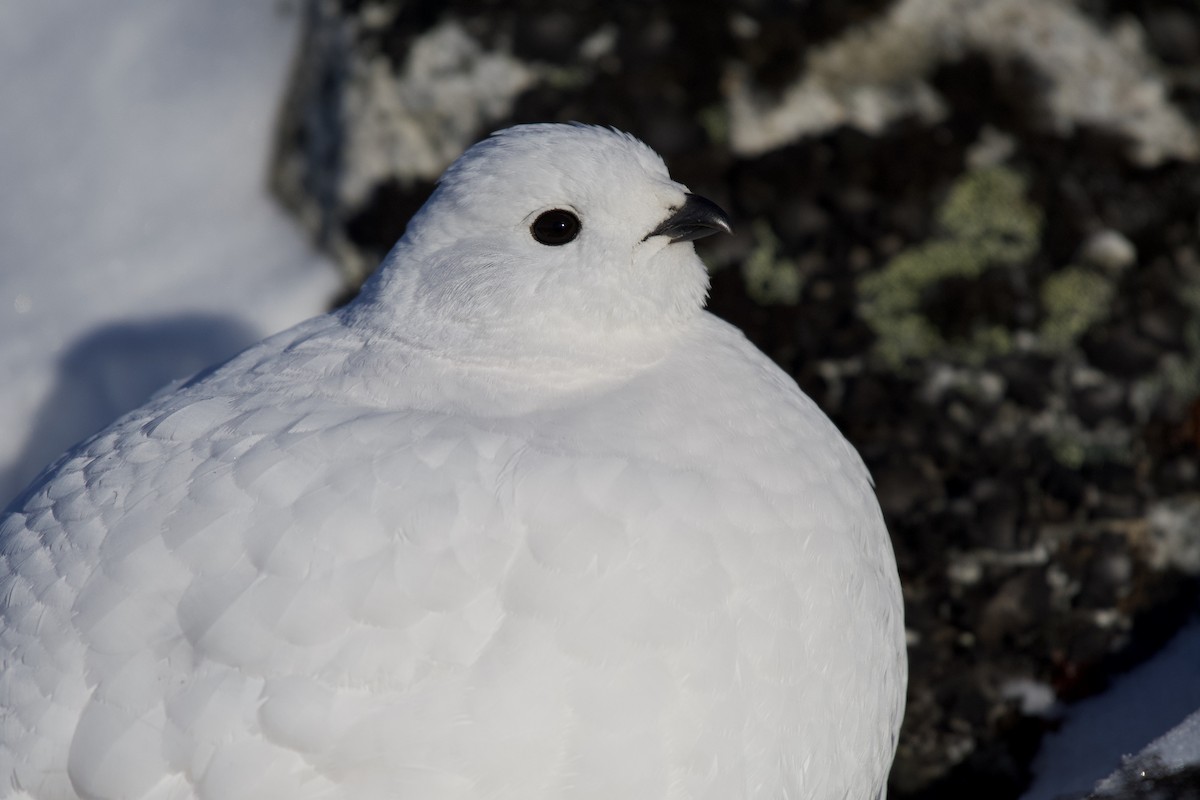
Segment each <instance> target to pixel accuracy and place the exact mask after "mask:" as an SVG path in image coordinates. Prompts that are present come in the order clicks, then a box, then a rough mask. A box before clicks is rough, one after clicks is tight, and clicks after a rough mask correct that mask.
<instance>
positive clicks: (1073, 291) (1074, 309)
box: [1039, 266, 1115, 352]
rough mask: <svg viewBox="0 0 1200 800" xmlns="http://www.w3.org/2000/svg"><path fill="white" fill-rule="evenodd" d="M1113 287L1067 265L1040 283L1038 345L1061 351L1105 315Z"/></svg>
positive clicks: (1096, 275)
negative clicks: (1041, 315) (1040, 315)
mask: <svg viewBox="0 0 1200 800" xmlns="http://www.w3.org/2000/svg"><path fill="white" fill-rule="evenodd" d="M1114 291H1115V288H1114V287H1113V284H1112V282H1111V281H1110V280H1108V279H1107V278H1105V277H1104V276H1102V275H1098V274H1096V273H1095V272H1092V271H1091V270H1087V269H1083V268H1082V267H1076V266H1068V267H1065V268H1064V269H1062V270H1060V271H1058V272H1056V273H1054V274H1053V275H1051V276H1049V277H1048V278H1046V280H1045V281H1044V282H1043V283H1042V289H1041V300H1042V310H1043V312H1045V319H1044V320H1043V321H1042V326H1041V330H1040V331H1039V333H1040V334H1041V341H1042V345H1043V346H1044V347H1045V348H1046V349H1047V350H1050V351H1052V352H1061V351H1062V350H1065V349H1066V348H1068V347H1070V346H1072V345H1073V344H1075V342H1076V340H1078V338H1079V336H1080V335H1081V334H1083V332H1084V331H1086V330H1087V329H1088V328H1090V327H1091V326H1092V325H1093V324H1095V323H1096V322H1099V321H1100V320H1102V319H1103V318H1104V317H1105V316H1106V315H1107V313H1108V308H1109V305H1110V304H1111V303H1112V298H1113V293H1114Z"/></svg>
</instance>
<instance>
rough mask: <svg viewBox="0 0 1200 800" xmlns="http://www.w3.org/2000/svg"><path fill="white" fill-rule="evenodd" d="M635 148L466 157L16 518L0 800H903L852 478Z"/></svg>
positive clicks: (497, 147) (703, 220)
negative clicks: (286, 321)
mask: <svg viewBox="0 0 1200 800" xmlns="http://www.w3.org/2000/svg"><path fill="white" fill-rule="evenodd" d="M731 230H732V228H731V223H730V221H729V217H728V215H727V214H726V213H725V212H724V211H723V210H722V209H721V208H720V207H719V206H718V205H717V204H715V203H713V202H712V201H710V200H707V199H705V198H703V197H701V196H699V195H696V194H693V193H691V192H690V191H689V189H688V188H687V187H686V186H684V185H683V184H681V183H678V182H676V181H674V180H673V179H672V178H671V177H670V174H669V172H668V170H667V167H666V165H665V163H664V162H663V160H662V158H661V157H660V156H659V155H658V154H657V153H656V152H655V151H654V150H653V149H651V148H650V147H649V146H648V145H646V144H644V143H642V142H641V141H640V140H638V139H637V138H635V137H634V136H632V135H630V134H627V133H623V132H620V131H618V130H616V129H613V128H607V127H599V126H592V125H582V124H559V123H544V124H528V125H518V126H515V127H511V128H508V129H505V130H502V131H499V132H497V133H494V134H492V135H490V136H488V137H487V138H484V139H483V140H482V141H480V142H478V143H476V144H474V145H473V146H471V147H470V148H468V149H467V150H466V151H465V152H464V153H463V154H462V155H461V156H460V157H459V158H458V159H457V160H456V161H455V162H454V163H453V164H451V165H450V166H449V167H448V168H447V169H446V171H445V172H444V174H443V175H442V177H441V178H440V179H439V182H438V183H437V185H436V187H435V188H434V190H433V192H432V194H431V195H430V197H429V199H428V200H427V202H426V203H425V205H424V206H423V207H422V208H421V209H420V210H419V211H418V212H417V213H416V214H415V215H414V216H413V217H412V218H411V219H410V220H409V222H408V225H407V228H406V230H405V232H404V235H403V236H402V238H401V239H400V240H399V241H398V242H397V244H396V245H395V246H394V248H393V249H392V250H391V251H390V252H389V253H388V255H387V256H386V257H385V258H384V259H383V261H382V263H381V264H380V266H379V268H378V269H377V270H376V272H375V273H374V274H373V275H372V277H371V278H370V279H369V280H368V281H367V282H366V283H365V285H364V286H363V288H362V289H361V291H360V292H359V294H358V296H357V297H356V298H355V299H354V300H353V301H351V302H350V303H348V304H347V305H345V306H342V307H341V308H339V309H337V310H335V311H332V312H330V313H328V314H325V315H322V316H318V317H316V318H314V319H311V320H309V321H307V322H302V323H300V324H299V325H297V326H296V327H293V328H291V329H290V330H287V331H284V332H282V333H279V334H276V335H274V336H272V337H269V338H267V339H265V340H264V341H262V342H260V343H258V344H255V345H252V346H250V347H249V348H248V349H246V350H244V351H243V352H241V353H240V354H239V355H236V356H234V357H233V358H231V359H230V360H228V361H226V362H225V363H223V364H220V365H218V366H215V367H211V368H208V369H206V370H204V371H202V372H200V373H198V374H197V375H195V376H193V377H191V378H189V379H186V380H184V381H182V382H179V383H177V384H174V385H171V386H169V387H167V388H165V389H163V390H162V391H160V392H159V393H158V394H156V395H155V396H154V397H152V398H151V399H150V400H149V401H148V402H147V403H146V404H145V405H143V406H142V407H140V408H138V409H135V410H133V411H131V412H128V413H126V414H125V415H124V416H122V417H120V418H119V419H117V420H116V421H114V422H113V423H112V424H111V425H109V426H108V427H107V428H104V429H103V430H101V431H100V432H99V433H97V434H95V435H94V436H92V437H91V438H89V439H87V440H85V441H83V442H82V443H81V444H79V445H77V446H76V447H74V448H73V449H71V450H69V451H68V452H67V453H66V454H65V455H63V456H62V457H60V458H59V460H58V461H56V462H55V463H53V464H52V465H50V466H49V467H47V469H46V470H45V471H44V472H43V473H42V474H41V475H40V476H39V477H38V478H37V479H35V481H34V482H33V483H32V484H31V485H30V486H29V487H28V488H27V489H26V490H25V491H24V492H23V493H22V494H21V495H20V496H19V497H18V498H17V499H16V500H15V501H14V502H13V503H12V504H11V505H10V506H9V507H8V509H7V510H6V512H5V514H4V516H3V518H2V520H0V603H2V616H0V666H2V670H0V797H11V798H23V799H25V800H64V799H66V798H88V799H89V800H97V799H98V798H104V799H108V798H112V799H114V800H115V799H116V798H122V799H123V800H127V799H130V798H137V799H139V800H151V799H153V800H166V799H167V798H171V799H172V800H185V799H188V800H200V799H203V800H216V799H218V798H219V799H220V800H240V799H241V798H256V799H257V800H262V799H263V798H267V799H268V800H271V799H274V798H288V799H289V800H301V799H304V798H309V799H312V800H316V799H318V798H320V799H322V800H342V799H344V800H349V799H350V798H353V799H354V800H374V799H375V798H412V799H413V800H416V799H417V798H419V799H420V800H450V798H454V799H455V800H483V799H484V798H487V799H488V800H516V798H521V800H539V799H545V800H551V799H553V800H584V799H585V798H588V799H591V798H596V799H597V800H598V799H599V798H605V799H606V800H611V799H612V798H616V797H621V798H623V799H624V800H642V799H645V800H651V798H652V799H653V800H675V799H676V798H678V799H680V800H682V799H683V798H689V799H698V798H712V799H713V800H716V799H717V798H720V800H750V799H751V798H753V799H754V800H783V798H805V799H806V800H826V799H832V798H839V799H840V800H845V799H847V798H848V799H849V800H876V799H877V798H882V797H884V795H885V792H886V780H887V774H888V771H889V768H890V765H891V762H892V760H893V758H894V754H895V748H896V743H897V737H898V735H899V733H898V732H899V726H900V722H901V718H902V716H903V711H904V695H905V687H906V682H907V662H906V655H905V640H904V620H903V615H904V610H903V601H902V597H901V591H900V583H899V578H898V575H897V568H896V561H895V557H894V554H893V549H892V543H891V540H890V537H889V534H888V531H887V528H886V525H885V522H884V519H883V516H882V514H881V511H880V507H879V504H878V502H877V500H876V498H875V494H874V489H873V484H872V482H871V478H870V475H869V473H868V470H867V468H866V466H865V465H864V462H863V461H862V459H861V458H860V456H859V454H858V453H857V451H856V450H855V449H854V448H853V447H852V446H851V445H850V444H849V443H848V442H847V441H846V439H845V438H844V437H843V436H842V435H841V434H840V433H839V431H838V429H837V428H836V427H835V426H834V424H833V423H832V422H831V421H830V420H829V418H828V417H827V416H826V415H825V414H824V413H823V412H822V411H821V410H820V409H819V408H818V406H817V405H816V404H815V403H814V402H813V401H812V400H811V399H810V398H809V397H808V396H806V395H805V394H804V393H803V392H802V391H801V390H800V389H799V387H798V386H797V385H796V383H795V382H794V381H793V380H792V379H791V378H790V377H788V375H787V374H786V373H785V372H784V371H782V370H781V369H780V368H779V367H778V366H776V365H775V364H774V363H773V362H772V361H771V360H770V359H769V358H768V357H767V356H766V355H764V354H763V353H762V352H761V351H760V350H758V349H757V348H756V347H755V346H754V345H753V344H751V343H750V342H749V341H748V340H747V338H746V337H745V336H744V335H743V334H742V333H741V332H740V331H739V330H738V329H737V328H735V327H733V326H731V325H730V324H728V323H726V322H724V321H722V320H719V319H718V318H717V317H715V316H714V315H712V314H711V313H710V312H708V311H707V310H705V308H704V306H705V302H706V298H707V294H708V289H709V280H708V272H707V270H706V267H705V265H704V263H703V261H702V260H701V259H700V258H699V257H698V255H697V253H696V249H695V246H694V244H693V242H695V241H696V240H698V239H700V238H703V237H705V236H708V235H711V234H718V233H730V232H731Z"/></svg>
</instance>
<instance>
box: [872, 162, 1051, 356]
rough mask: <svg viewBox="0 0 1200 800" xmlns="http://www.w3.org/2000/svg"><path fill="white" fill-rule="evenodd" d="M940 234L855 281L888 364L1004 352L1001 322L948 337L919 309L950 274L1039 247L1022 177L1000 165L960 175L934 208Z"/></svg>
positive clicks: (1014, 259) (963, 274) (1035, 212)
mask: <svg viewBox="0 0 1200 800" xmlns="http://www.w3.org/2000/svg"><path fill="white" fill-rule="evenodd" d="M937 222H938V234H937V235H936V237H935V238H933V239H932V240H930V241H926V242H923V243H921V244H919V245H916V246H914V247H910V248H908V249H906V250H904V251H903V252H901V253H899V254H898V255H897V256H895V257H894V258H893V259H892V260H891V261H890V262H888V264H887V265H886V266H885V267H884V268H883V269H882V270H880V271H879V272H876V273H873V274H871V275H867V276H866V277H864V278H863V279H862V280H861V281H860V282H859V286H858V291H859V310H860V312H861V313H862V316H863V318H864V319H865V320H866V322H867V324H869V325H870V326H871V328H872V329H873V330H874V331H875V333H876V334H877V336H878V339H877V340H876V345H875V349H876V353H877V354H878V355H879V356H880V357H881V358H882V359H883V360H884V361H885V362H886V363H888V364H889V365H891V366H892V367H893V368H898V367H900V366H901V365H903V363H904V362H905V361H907V360H909V359H914V358H915V359H920V358H925V357H928V356H930V355H932V354H933V353H935V352H942V353H946V354H948V355H950V356H951V357H952V358H954V359H955V360H958V361H962V362H965V363H969V364H978V363H981V362H982V361H983V360H985V359H986V358H988V357H989V356H992V355H996V354H999V353H1004V352H1008V350H1009V349H1010V348H1011V347H1012V336H1011V334H1010V333H1009V332H1008V331H1007V330H1005V329H1004V328H1002V327H1000V326H998V325H992V324H982V323H981V324H979V325H977V326H975V328H974V329H973V330H972V331H971V332H970V333H969V334H968V335H967V336H966V337H964V338H962V339H956V340H954V341H948V340H947V339H946V338H945V337H943V336H942V334H941V333H940V332H939V331H938V330H937V329H936V327H935V326H934V325H933V324H932V323H931V322H929V321H928V320H927V319H926V318H925V317H924V316H923V314H922V310H921V298H922V296H923V295H924V294H925V293H926V292H927V291H928V290H929V289H930V288H932V287H933V286H936V285H937V284H938V283H939V282H941V281H944V280H946V279H948V278H967V279H974V278H978V277H979V276H980V275H982V274H983V273H984V271H985V270H988V269H992V268H997V267H1014V266H1018V265H1020V264H1023V263H1024V262H1026V261H1027V260H1028V259H1029V258H1030V257H1032V256H1033V254H1034V253H1036V252H1037V248H1038V242H1039V240H1040V237H1041V230H1042V215H1041V211H1040V210H1039V209H1038V208H1037V207H1036V206H1034V205H1033V204H1032V203H1030V202H1029V201H1028V200H1026V199H1025V181H1024V179H1023V178H1022V177H1021V176H1020V175H1018V174H1017V173H1016V172H1014V171H1012V170H1011V169H1008V168H1006V167H1002V166H987V167H981V168H979V169H974V170H972V171H970V172H968V173H967V174H966V175H964V176H962V177H961V178H960V179H959V180H958V182H957V183H956V184H955V185H954V187H953V188H952V189H951V191H950V194H949V196H948V197H947V198H946V201H945V202H944V203H943V204H942V206H941V208H939V209H938V212H937Z"/></svg>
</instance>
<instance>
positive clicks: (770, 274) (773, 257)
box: [742, 219, 804, 305]
mask: <svg viewBox="0 0 1200 800" xmlns="http://www.w3.org/2000/svg"><path fill="white" fill-rule="evenodd" d="M753 231H754V238H755V240H756V241H757V243H758V244H757V245H756V246H755V248H754V251H753V252H752V253H750V256H749V258H747V259H746V260H745V262H744V263H743V264H742V279H743V280H744V281H745V282H746V293H747V294H749V295H750V297H752V298H753V299H754V300H755V302H757V303H760V304H761V305H795V304H796V303H798V302H799V301H800V290H801V289H802V288H803V286H804V281H803V279H802V277H801V275H800V268H799V267H798V266H797V265H796V262H794V261H790V260H788V259H785V258H780V257H779V238H778V237H777V236H776V235H775V232H774V231H773V230H771V225H770V224H769V223H768V222H766V221H765V220H761V219H760V220H756V221H755V223H754V226H753Z"/></svg>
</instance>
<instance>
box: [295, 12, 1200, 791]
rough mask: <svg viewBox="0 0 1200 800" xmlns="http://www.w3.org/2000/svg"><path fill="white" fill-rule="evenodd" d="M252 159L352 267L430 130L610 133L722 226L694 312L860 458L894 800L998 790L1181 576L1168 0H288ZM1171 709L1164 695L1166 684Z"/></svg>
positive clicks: (1189, 378)
mask: <svg viewBox="0 0 1200 800" xmlns="http://www.w3.org/2000/svg"><path fill="white" fill-rule="evenodd" d="M306 13H307V16H308V25H307V33H306V38H305V42H304V47H303V52H302V55H301V58H300V60H299V61H298V63H297V65H296V68H295V74H294V80H293V83H292V87H291V92H290V97H289V98H288V102H287V107H286V109H285V113H284V115H283V119H282V123H281V126H280V131H279V139H278V152H277V157H276V163H275V167H274V171H273V176H272V180H273V184H274V187H275V189H276V192H277V194H278V195H279V197H280V198H282V199H283V201H284V202H285V203H286V204H287V205H288V206H289V207H290V208H291V209H293V210H294V211H295V213H296V214H297V215H298V216H299V218H300V219H301V220H303V222H304V223H305V224H306V225H307V226H308V227H309V228H310V229H311V231H312V233H313V235H314V237H315V239H316V241H317V242H319V244H320V245H321V246H322V247H323V248H326V249H327V250H328V251H330V252H331V253H333V254H334V255H335V256H336V258H337V259H338V261H339V262H340V263H341V264H342V265H343V267H344V269H345V274H346V279H347V287H348V295H349V293H351V292H352V291H353V287H354V286H356V285H357V283H358V282H359V281H361V279H362V278H363V277H364V276H365V275H366V274H367V273H368V271H369V270H370V269H371V268H372V267H373V266H374V265H375V264H376V263H377V262H378V260H379V258H380V257H381V256H382V255H383V254H384V253H385V252H386V251H387V250H388V249H389V248H390V247H391V245H392V243H393V242H394V241H395V240H396V238H397V237H398V236H399V235H400V234H401V233H402V232H403V230H404V225H405V222H406V220H407V219H408V217H409V215H410V214H411V213H412V212H413V211H415V210H416V209H417V208H418V207H419V206H420V205H421V203H422V202H423V201H424V199H425V198H426V197H427V196H428V193H429V192H430V190H431V188H432V181H433V180H434V179H435V178H436V176H437V175H438V174H439V173H440V171H441V170H442V169H443V167H445V166H446V164H448V163H449V162H450V161H451V160H452V159H453V158H454V157H456V156H457V155H458V154H459V153H460V152H461V151H462V150H463V149H465V148H466V147H467V146H468V145H470V144H471V143H472V142H474V141H475V140H477V139H479V138H481V137H482V136H484V135H485V134H487V133H488V132H490V131H491V130H494V129H497V128H500V127H504V126H507V125H510V124H513V123H518V122H531V121H567V120H578V121H582V122H593V123H601V124H606V125H614V126H616V127H619V128H622V129H625V130H628V131H631V132H633V133H635V134H637V135H638V136H640V137H641V138H643V139H644V140H645V141H647V142H648V143H649V144H650V145H652V146H653V147H654V148H655V149H657V150H658V151H659V152H660V153H662V154H663V156H664V157H665V159H666V161H667V163H668V164H669V165H670V167H671V170H672V173H673V175H674V177H675V178H676V179H678V180H680V181H682V182H684V183H686V184H688V185H689V186H690V187H691V188H692V190H693V191H695V192H697V193H700V194H703V195H705V196H707V197H710V198H712V199H713V200H715V201H717V202H718V203H720V204H721V205H722V206H724V207H725V208H726V209H727V210H728V211H729V212H730V213H731V214H732V215H733V217H734V218H735V219H736V220H737V226H738V235H737V236H736V237H732V238H728V237H723V239H722V240H721V241H716V240H706V241H705V242H702V243H700V246H699V249H700V250H701V255H702V256H703V257H704V258H705V259H706V261H707V262H708V263H709V264H710V266H711V268H712V277H713V289H712V296H711V301H710V308H711V309H712V310H713V311H714V312H715V313H716V314H718V315H720V316H722V317H725V318H726V319H729V320H730V321H732V322H733V323H735V324H736V325H738V326H740V327H741V328H742V329H744V330H745V331H746V332H747V334H748V335H749V336H750V338H751V339H753V340H754V341H755V343H757V344H758V345H759V346H760V347H761V348H762V349H763V350H764V351H766V352H767V353H768V354H769V355H770V356H771V357H773V358H774V359H775V360H776V361H777V362H778V363H780V364H781V365H783V367H784V368H786V369H787V370H788V371H789V372H790V373H791V374H792V375H794V376H795V378H796V380H797V381H798V382H799V383H800V385H801V386H802V387H803V388H804V390H805V391H807V392H808V393H809V394H811V395H812V396H813V397H814V398H815V399H816V401H817V402H818V403H819V404H820V405H821V406H822V407H823V408H825V409H826V410H828V412H829V413H830V415H831V416H832V417H833V419H834V420H835V421H836V422H837V424H838V425H839V426H840V427H841V428H842V430H843V431H844V432H845V433H846V435H847V436H848V437H849V438H850V440H851V441H852V442H854V443H855V445H857V446H858V448H859V449H860V450H861V452H862V453H863V455H864V457H865V458H866V461H867V463H868V465H869V466H870V468H871V471H872V472H873V474H874V475H875V477H876V481H877V484H878V489H879V495H880V500H881V502H882V504H883V507H884V511H885V513H886V515H887V517H888V521H889V524H890V528H891V531H892V534H893V537H894V540H895V546H896V553H897V558H898V560H899V563H900V570H901V577H902V580H903V583H904V587H905V596H906V600H907V614H908V618H907V619H908V629H909V643H910V658H911V667H912V683H911V688H910V696H909V706H908V715H907V719H906V721H905V727H904V731H903V735H902V740H901V743H900V749H899V753H898V755H897V758H896V763H895V768H894V770H893V775H892V787H891V789H892V791H891V796H892V797H893V798H957V797H968V796H969V797H972V798H979V799H984V800H986V799H987V798H1013V797H1016V796H1017V795H1018V794H1019V792H1020V789H1021V787H1022V786H1023V785H1024V783H1025V782H1026V780H1027V776H1028V765H1029V760H1030V758H1031V756H1032V754H1033V752H1034V751H1035V749H1036V747H1037V744H1038V740H1039V737H1040V735H1041V734H1042V732H1044V731H1045V730H1046V729H1047V728H1048V727H1050V726H1052V725H1053V724H1054V721H1055V717H1056V715H1057V714H1058V713H1059V710H1060V709H1061V707H1062V705H1063V704H1064V703H1069V702H1070V701H1072V700H1075V699H1077V698H1080V697H1082V696H1084V695H1086V694H1088V693H1090V692H1094V691H1096V690H1098V689H1100V688H1102V687H1103V686H1104V684H1105V682H1106V681H1107V680H1108V679H1109V677H1110V676H1111V675H1112V674H1114V672H1116V671H1119V670H1121V669H1124V668H1126V667H1128V666H1129V665H1131V664H1132V663H1134V662H1136V661H1137V660H1139V659H1141V658H1144V657H1145V656H1146V655H1147V654H1149V653H1150V652H1152V651H1153V649H1154V648H1155V647H1157V646H1158V645H1160V644H1161V643H1162V642H1163V641H1164V640H1165V639H1166V638H1167V637H1168V636H1170V634H1171V633H1173V632H1174V631H1175V630H1176V629H1177V628H1178V627H1179V626H1180V625H1181V623H1182V622H1183V621H1184V620H1185V619H1186V618H1187V617H1188V615H1189V614H1191V613H1192V611H1193V609H1194V608H1195V607H1196V600H1197V587H1198V582H1197V576H1198V575H1200V480H1198V476H1200V163H1198V161H1200V135H1198V132H1197V130H1198V127H1200V6H1198V5H1197V4H1196V3H1195V2H1194V0H1077V1H1076V2H1070V1H1069V0H866V1H865V2H846V1H844V0H793V1H792V2H782V1H780V0H737V1H736V2H729V3H725V4H716V3H712V4H705V3H696V2H690V1H687V2H685V1H684V0H666V1H665V2H659V3H643V2H613V1H612V0H579V1H577V2H571V3H553V2H550V3H547V2H536V3H535V2H530V1H529V0H519V1H518V2H509V3H500V2H489V1H488V0H452V1H451V2H398V1H394V0H387V1H383V0H375V1H372V0H340V1H339V0H314V2H313V3H312V4H311V5H310V6H308V7H307V11H306ZM1182 713H1183V710H1181V714H1182Z"/></svg>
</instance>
